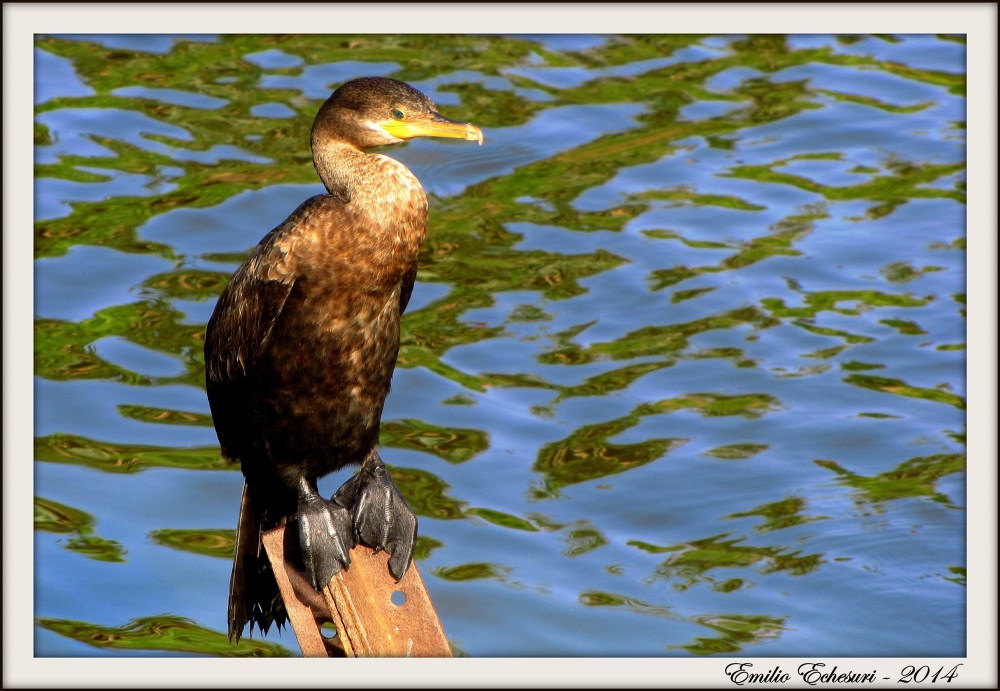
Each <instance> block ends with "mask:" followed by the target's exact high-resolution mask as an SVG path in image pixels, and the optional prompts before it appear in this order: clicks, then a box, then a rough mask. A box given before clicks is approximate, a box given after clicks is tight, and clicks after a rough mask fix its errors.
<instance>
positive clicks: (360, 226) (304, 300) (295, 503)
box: [205, 77, 483, 642]
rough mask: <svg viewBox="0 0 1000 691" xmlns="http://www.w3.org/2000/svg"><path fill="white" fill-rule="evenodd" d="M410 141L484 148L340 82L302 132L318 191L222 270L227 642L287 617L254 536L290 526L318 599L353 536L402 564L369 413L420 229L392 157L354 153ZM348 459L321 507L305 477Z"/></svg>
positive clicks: (217, 363)
mask: <svg viewBox="0 0 1000 691" xmlns="http://www.w3.org/2000/svg"><path fill="white" fill-rule="evenodd" d="M413 137H452V138H458V139H467V140H476V141H478V142H479V143H480V144H482V141H483V135H482V132H481V131H480V129H479V128H478V127H476V126H475V125H472V124H469V123H458V122H454V121H451V120H448V119H446V118H444V117H442V116H441V115H440V114H438V113H437V112H436V109H435V106H434V104H433V103H432V102H431V101H430V99H428V98H427V97H426V96H424V95H423V94H422V93H420V92H419V91H417V90H416V89H414V88H413V87H411V86H409V85H408V84H404V83H403V82H400V81H396V80H394V79H387V78H382V77H366V78H361V79H355V80H353V81H349V82H347V83H345V84H343V85H342V86H340V88H338V89H337V90H336V91H334V92H333V94H332V95H331V96H330V97H329V99H327V101H326V102H325V103H324V104H323V105H322V107H321V108H320V109H319V112H318V113H317V115H316V119H315V121H314V122H313V126H312V135H311V145H312V155H313V163H314V165H315V166H316V171H317V172H318V173H319V177H320V179H321V180H322V181H323V184H324V185H325V187H326V191H327V193H326V194H320V195H317V196H315V197H312V198H310V199H307V200H306V201H305V202H303V203H302V205H300V206H299V208H297V209H296V210H295V211H294V212H293V213H292V215H291V216H289V217H288V218H287V219H286V220H285V221H284V222H283V223H281V224H280V225H279V226H278V227H277V228H275V229H274V230H272V231H271V232H269V233H268V234H267V235H265V236H264V238H263V239H262V240H261V241H260V243H259V244H258V245H257V247H256V248H255V249H254V250H253V252H252V254H251V255H250V257H249V258H248V259H247V260H246V261H245V262H244V263H243V264H242V265H241V266H240V267H239V269H237V270H236V273H235V274H234V275H233V277H232V279H231V280H230V282H229V285H228V286H226V288H225V290H224V291H223V292H222V295H221V296H220V298H219V302H218V304H217V305H216V307H215V312H214V313H213V314H212V318H211V319H210V320H209V322H208V328H207V330H206V333H205V370H206V382H207V390H208V400H209V404H210V405H211V409H212V418H213V421H214V423H215V429H216V432H217V434H218V437H219V442H220V444H221V447H222V453H223V455H224V456H225V457H226V458H227V459H228V460H230V461H232V462H236V461H239V462H240V464H241V466H242V470H243V475H244V476H245V482H244V486H243V498H242V500H241V502H240V517H239V524H238V526H237V531H236V553H235V557H234V559H233V572H232V579H231V581H230V588H229V638H230V640H233V639H235V640H236V642H239V639H240V637H241V636H242V633H243V628H244V626H245V625H246V624H247V622H249V623H250V633H251V634H252V633H253V625H254V624H256V625H257V626H258V628H259V629H260V631H261V632H262V633H266V632H267V630H268V629H269V628H270V626H271V624H272V623H277V624H278V626H279V627H280V626H281V625H282V624H283V623H285V622H286V621H287V613H286V611H285V607H284V604H283V602H282V601H281V596H280V594H279V591H278V587H277V583H276V581H275V578H274V574H273V572H272V571H271V567H270V565H269V563H268V560H267V557H266V554H265V553H264V551H263V547H262V545H261V535H262V533H263V532H264V531H266V530H269V529H270V528H273V527H275V526H277V525H279V524H281V523H284V522H285V521H286V520H291V519H293V518H297V519H298V527H299V541H300V544H301V547H302V557H303V563H304V566H305V572H306V577H307V578H308V579H309V580H310V581H311V582H312V584H313V586H314V587H315V588H316V589H317V590H320V589H322V588H323V587H324V586H325V585H326V584H327V582H328V581H329V580H330V578H331V577H332V576H333V575H334V574H335V573H337V572H338V571H340V569H341V568H344V567H347V566H348V565H349V563H350V556H349V552H350V550H351V548H352V547H353V546H354V545H355V544H357V543H358V542H359V541H360V542H364V543H365V544H368V545H370V546H372V547H374V548H375V549H376V550H379V549H384V550H385V551H387V552H389V553H390V554H391V555H392V556H391V558H390V560H389V569H390V571H391V572H392V575H393V576H394V577H395V578H396V579H397V580H398V579H400V578H402V576H403V574H404V573H405V572H406V569H407V568H408V567H409V564H410V560H411V559H412V556H413V543H414V540H415V539H416V531H417V521H416V517H415V516H414V515H413V512H412V511H410V509H409V507H408V506H407V505H406V502H405V501H404V499H403V497H402V495H400V493H399V490H397V489H396V486H395V485H394V484H393V482H392V480H391V479H390V477H389V474H388V473H387V472H386V469H385V465H384V464H383V463H382V459H381V458H379V453H378V435H379V423H380V420H381V417H382V406H383V404H384V403H385V398H386V395H387V394H388V393H389V383H390V380H391V378H392V372H393V369H394V367H395V364H396V356H397V354H398V352H399V325H400V316H401V315H402V314H403V310H405V309H406V304H407V302H408V301H409V299H410V293H411V292H412V291H413V282H414V280H415V278H416V273H417V253H418V251H419V250H420V245H421V243H422V241H423V239H424V236H425V234H426V230H427V197H426V196H425V194H424V191H423V188H422V187H421V185H420V182H419V180H417V178H416V177H415V176H414V175H413V173H411V172H410V171H409V169H407V168H406V166H404V165H403V164H402V163H399V162H398V161H396V160H394V159H392V158H389V157H387V156H384V155H381V154H378V153H367V152H366V150H367V149H371V148H373V147H377V146H383V145H387V144H399V143H402V142H403V141H404V140H407V139H411V138H413ZM359 463H360V464H361V469H360V470H359V471H358V473H357V474H356V475H355V476H354V477H352V478H351V479H350V480H348V481H347V482H346V483H345V484H344V485H343V486H342V487H341V488H340V489H339V490H337V492H336V494H335V495H334V496H333V497H332V498H331V499H330V500H329V501H328V500H326V499H323V498H322V497H320V496H319V494H318V491H317V488H316V481H317V478H320V477H322V476H324V475H326V474H328V473H331V472H333V471H335V470H338V469H340V468H343V467H344V466H348V465H351V464H359Z"/></svg>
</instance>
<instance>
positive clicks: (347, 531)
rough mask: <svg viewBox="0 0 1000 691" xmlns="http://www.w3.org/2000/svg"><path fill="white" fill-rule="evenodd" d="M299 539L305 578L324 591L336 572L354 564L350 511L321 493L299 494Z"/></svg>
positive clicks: (317, 588)
mask: <svg viewBox="0 0 1000 691" xmlns="http://www.w3.org/2000/svg"><path fill="white" fill-rule="evenodd" d="M299 542H300V544H301V546H302V561H303V564H304V565H305V572H306V577H307V578H308V579H309V582H310V583H312V585H313V587H314V588H316V590H320V591H322V590H323V588H325V587H326V584H327V583H329V582H330V579H331V578H333V576H334V574H336V573H337V572H338V571H340V570H341V568H345V569H346V568H347V567H348V566H350V564H351V555H350V552H351V548H352V547H354V544H355V543H354V531H353V529H352V527H351V513H350V512H349V511H348V510H347V509H346V508H344V507H343V506H341V505H340V504H338V503H337V502H335V501H327V500H325V499H323V498H322V497H320V496H319V495H315V494H314V495H312V496H305V497H303V496H300V497H299Z"/></svg>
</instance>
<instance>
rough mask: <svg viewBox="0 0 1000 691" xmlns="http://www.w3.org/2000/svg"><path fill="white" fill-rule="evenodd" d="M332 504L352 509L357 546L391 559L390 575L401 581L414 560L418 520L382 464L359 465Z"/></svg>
mask: <svg viewBox="0 0 1000 691" xmlns="http://www.w3.org/2000/svg"><path fill="white" fill-rule="evenodd" d="M333 500H334V501H335V502H336V503H338V504H342V505H344V506H350V507H351V517H352V519H353V527H354V535H353V537H354V539H355V540H356V541H357V542H364V543H365V544H366V545H368V546H370V547H372V548H373V549H374V550H375V551H376V552H380V551H382V550H385V551H386V552H388V553H389V554H391V555H392V556H391V557H390V558H389V571H390V572H391V573H392V575H393V577H394V578H395V579H396V580H397V581H398V580H400V579H401V578H402V577H403V575H404V574H405V573H406V570H407V569H408V568H409V566H410V562H411V561H412V559H413V545H414V543H415V542H416V539H417V517H416V516H414V515H413V512H412V511H411V510H410V507H409V506H407V505H406V500H405V499H403V495H402V494H400V493H399V490H398V489H396V485H395V484H393V482H392V478H391V477H389V473H388V472H387V471H386V469H385V466H384V465H383V464H382V462H381V461H378V463H377V464H371V465H367V464H366V465H362V467H361V470H360V471H358V474H357V475H355V476H354V477H352V478H351V479H350V480H348V481H347V482H345V483H344V485H343V486H342V487H341V488H340V489H339V490H337V493H336V494H335V495H334V496H333Z"/></svg>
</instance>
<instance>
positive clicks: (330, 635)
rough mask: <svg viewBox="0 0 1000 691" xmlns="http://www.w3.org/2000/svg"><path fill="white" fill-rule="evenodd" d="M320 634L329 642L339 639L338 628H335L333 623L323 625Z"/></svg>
mask: <svg viewBox="0 0 1000 691" xmlns="http://www.w3.org/2000/svg"><path fill="white" fill-rule="evenodd" d="M319 632H320V634H322V636H323V638H325V639H327V640H331V641H332V640H333V639H334V638H336V637H337V629H336V627H334V625H333V623H332V622H326V623H325V624H323V625H322V626H321V627H320V628H319Z"/></svg>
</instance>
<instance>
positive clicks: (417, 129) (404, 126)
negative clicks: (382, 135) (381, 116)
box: [379, 113, 483, 145]
mask: <svg viewBox="0 0 1000 691" xmlns="http://www.w3.org/2000/svg"><path fill="white" fill-rule="evenodd" d="M417 118H419V119H417ZM379 126H380V127H381V128H382V129H383V130H385V131H386V132H388V133H389V134H391V135H392V136H393V137H396V139H413V138H414V137H447V138H449V139H467V140H469V141H478V142H479V143H480V145H481V144H482V143H483V131H482V130H481V129H479V128H478V127H476V126H475V125H473V124H472V123H471V122H455V121H454V120H449V119H448V118H446V117H444V116H443V115H440V114H438V113H428V114H426V115H424V114H421V115H419V116H414V115H410V116H407V117H406V118H405V119H403V120H387V121H385V122H380V123H379Z"/></svg>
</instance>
